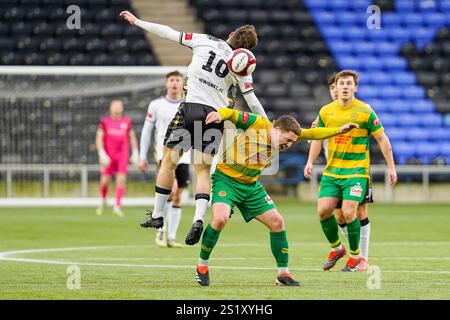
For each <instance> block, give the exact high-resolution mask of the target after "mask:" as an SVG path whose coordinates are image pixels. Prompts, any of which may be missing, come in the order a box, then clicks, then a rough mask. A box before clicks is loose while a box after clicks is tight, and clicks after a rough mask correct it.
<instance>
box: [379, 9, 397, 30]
mask: <svg viewBox="0 0 450 320" xmlns="http://www.w3.org/2000/svg"><path fill="white" fill-rule="evenodd" d="M399 25H400V19H399V18H398V17H397V14H396V13H393V12H386V13H383V14H382V15H381V28H383V27H385V26H386V27H398V26H399Z"/></svg>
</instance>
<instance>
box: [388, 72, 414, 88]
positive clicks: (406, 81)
mask: <svg viewBox="0 0 450 320" xmlns="http://www.w3.org/2000/svg"><path fill="white" fill-rule="evenodd" d="M392 77H393V79H394V83H395V84H398V85H413V84H415V83H416V76H415V74H414V73H411V72H406V71H405V72H403V71H400V72H393V73H392Z"/></svg>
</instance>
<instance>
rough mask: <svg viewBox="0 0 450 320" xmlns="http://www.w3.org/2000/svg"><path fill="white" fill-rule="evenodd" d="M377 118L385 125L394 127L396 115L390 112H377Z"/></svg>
mask: <svg viewBox="0 0 450 320" xmlns="http://www.w3.org/2000/svg"><path fill="white" fill-rule="evenodd" d="M377 115H378V118H379V119H380V120H381V123H382V124H383V126H385V127H394V126H396V125H397V119H398V117H397V116H396V115H394V114H391V113H381V112H380V113H378V114H377Z"/></svg>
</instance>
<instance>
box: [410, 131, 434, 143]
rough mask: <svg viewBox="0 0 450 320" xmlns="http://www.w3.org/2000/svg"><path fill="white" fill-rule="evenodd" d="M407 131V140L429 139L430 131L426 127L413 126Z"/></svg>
mask: <svg viewBox="0 0 450 320" xmlns="http://www.w3.org/2000/svg"><path fill="white" fill-rule="evenodd" d="M407 131H408V135H407V140H410V141H411V142H417V141H426V140H429V139H431V133H430V131H429V130H428V129H426V128H420V127H413V128H410V129H408V130H407Z"/></svg>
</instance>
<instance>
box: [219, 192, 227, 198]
mask: <svg viewBox="0 0 450 320" xmlns="http://www.w3.org/2000/svg"><path fill="white" fill-rule="evenodd" d="M219 196H221V197H226V196H227V193H226V191H219Z"/></svg>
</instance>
